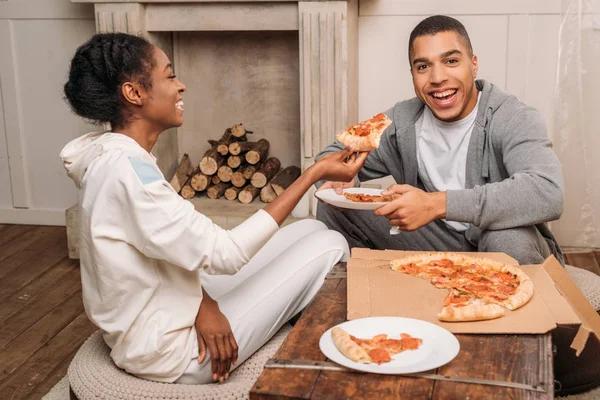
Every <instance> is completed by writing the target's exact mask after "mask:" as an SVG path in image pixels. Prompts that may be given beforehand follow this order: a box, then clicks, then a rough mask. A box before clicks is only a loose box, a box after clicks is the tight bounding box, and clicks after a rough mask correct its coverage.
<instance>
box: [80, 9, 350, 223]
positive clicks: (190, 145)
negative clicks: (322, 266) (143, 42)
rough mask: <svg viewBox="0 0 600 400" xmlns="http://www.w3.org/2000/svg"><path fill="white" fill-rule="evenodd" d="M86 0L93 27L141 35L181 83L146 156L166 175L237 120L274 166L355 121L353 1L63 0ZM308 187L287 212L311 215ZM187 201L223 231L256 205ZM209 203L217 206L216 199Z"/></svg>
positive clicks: (296, 158) (293, 161)
mask: <svg viewBox="0 0 600 400" xmlns="http://www.w3.org/2000/svg"><path fill="white" fill-rule="evenodd" d="M72 1H73V2H80V3H94V7H95V18H96V29H97V31H98V32H127V33H131V34H137V35H142V36H144V37H146V38H148V39H149V40H150V41H151V42H153V43H154V44H156V45H157V46H159V47H160V48H162V49H163V50H165V52H166V53H167V55H168V56H169V57H170V58H171V60H172V62H173V64H174V68H175V71H176V73H177V75H178V76H179V77H180V78H181V80H182V81H183V82H184V83H185V84H186V86H187V89H188V91H187V93H186V94H184V102H185V107H184V108H185V123H184V125H183V126H182V127H180V128H178V129H173V130H171V131H169V132H165V133H164V134H163V135H161V137H160V139H159V141H158V142H157V145H156V146H155V149H154V151H153V152H154V153H155V155H156V156H157V158H158V160H159V167H160V168H161V170H162V171H163V173H164V174H165V176H166V177H167V178H170V176H172V175H173V173H174V171H175V169H176V167H177V163H178V160H179V159H180V157H181V156H182V155H183V153H187V154H189V155H190V157H191V158H192V160H193V161H194V162H198V161H200V157H201V156H202V154H203V153H204V151H206V149H207V148H208V146H209V145H208V143H207V141H208V140H209V139H218V138H219V137H220V136H221V135H222V134H223V132H224V130H225V129H226V128H228V127H230V126H232V125H234V124H236V123H240V122H241V123H243V124H244V126H245V127H246V128H247V129H249V130H252V131H254V132H255V135H256V136H254V137H252V138H251V140H259V139H260V138H262V137H264V138H267V139H268V140H269V142H270V143H271V155H274V156H276V157H278V158H279V159H280V160H281V163H282V166H287V165H297V166H299V167H300V168H301V169H305V168H307V167H308V166H309V165H310V164H311V163H312V160H313V157H314V156H315V155H316V153H317V152H318V151H320V150H321V149H322V148H323V147H325V146H326V145H327V144H329V143H331V142H332V141H333V137H334V134H335V133H336V132H340V131H341V130H343V128H344V127H345V126H346V125H347V124H348V122H349V121H355V120H356V117H357V24H358V0H348V1H318V0H317V1H316V0H310V1H297V0H279V1H272V0H263V1H252V0H238V1H228V0H213V1H206V0H177V1H171V0H143V1H140V2H131V0H72ZM312 199H314V196H313V193H312V192H310V193H307V195H305V196H304V198H303V200H302V201H301V203H300V204H299V205H298V206H297V207H296V209H295V210H294V212H293V216H294V217H296V218H304V217H309V216H313V215H314V213H315V203H314V200H312ZM192 201H193V202H194V204H195V205H196V207H197V208H198V209H200V210H201V211H202V212H203V213H204V214H206V215H208V216H209V217H211V218H212V219H213V221H215V222H217V223H219V224H220V225H222V226H224V227H230V226H233V225H236V224H238V223H239V222H241V220H242V219H244V218H246V217H247V216H249V215H250V214H251V213H253V212H254V211H255V210H256V209H257V208H258V207H262V206H264V204H260V203H259V202H256V203H253V204H250V205H244V204H240V203H237V202H235V203H232V202H228V201H226V200H223V201H214V200H213V204H211V205H208V204H207V203H203V202H202V201H203V200H201V199H198V198H197V199H194V200H192ZM215 203H216V204H215Z"/></svg>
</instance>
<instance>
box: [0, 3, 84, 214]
mask: <svg viewBox="0 0 600 400" xmlns="http://www.w3.org/2000/svg"><path fill="white" fill-rule="evenodd" d="M94 31H95V26H94V12H93V6H90V5H81V4H72V3H70V2H69V1H68V0H29V1H27V0H4V1H1V0H0V55H1V56H0V223H22V224H50V225H64V224H65V209H66V208H68V207H70V206H71V205H73V204H75V203H76V202H77V191H76V190H75V186H74V184H73V182H72V181H71V180H70V179H68V178H67V177H66V174H65V171H64V169H63V167H62V164H61V162H60V160H59V158H58V154H59V152H60V150H61V148H62V147H63V146H64V144H66V143H67V142H68V141H69V140H71V139H72V138H75V137H77V136H79V135H81V134H82V133H85V132H88V131H91V130H93V129H94V127H92V126H87V125H86V124H84V123H83V122H82V121H81V120H80V119H79V118H77V117H76V116H74V115H73V114H71V112H70V110H69V108H68V106H67V105H66V103H65V102H64V101H63V99H62V97H63V94H62V85H63V84H64V82H65V81H66V78H67V73H68V64H69V61H70V59H71V57H72V56H73V54H74V52H75V49H76V48H77V46H79V45H80V44H82V43H83V41H85V40H86V39H87V38H88V37H90V36H91V35H92V34H93V33H94Z"/></svg>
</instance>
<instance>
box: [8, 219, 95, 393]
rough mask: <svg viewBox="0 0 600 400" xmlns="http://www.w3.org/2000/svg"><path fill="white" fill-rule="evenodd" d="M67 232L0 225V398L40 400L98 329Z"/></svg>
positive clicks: (48, 228)
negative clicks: (70, 253) (88, 312)
mask: <svg viewBox="0 0 600 400" xmlns="http://www.w3.org/2000/svg"><path fill="white" fill-rule="evenodd" d="M78 265H79V262H78V260H70V259H69V258H68V257H67V236H66V228H64V227H48V226H24V225H0V399H3V400H4V399H39V398H41V397H42V396H43V395H44V394H46V393H47V392H48V391H49V390H50V389H51V388H52V386H54V385H55V384H56V383H57V382H58V381H59V380H60V379H61V378H62V377H63V376H64V375H65V373H66V372H67V367H68V366H69V362H70V361H71V359H72V358H73V356H74V355H75V351H76V350H77V349H78V348H79V346H81V344H82V343H83V342H84V341H85V339H87V338H88V337H89V336H90V335H91V334H92V332H94V331H95V330H96V327H94V326H93V325H92V323H91V322H90V321H89V320H88V319H87V317H86V315H85V313H84V311H83V303H82V301H81V281H80V277H79V266H78Z"/></svg>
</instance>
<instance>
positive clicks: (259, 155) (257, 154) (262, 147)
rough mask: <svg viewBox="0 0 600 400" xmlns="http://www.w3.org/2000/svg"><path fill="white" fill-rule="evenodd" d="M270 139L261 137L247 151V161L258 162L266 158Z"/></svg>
mask: <svg viewBox="0 0 600 400" xmlns="http://www.w3.org/2000/svg"><path fill="white" fill-rule="evenodd" d="M269 147H270V144H269V141H268V140H267V139H260V140H259V141H258V142H256V143H255V145H254V147H253V148H252V149H251V150H249V151H248V152H247V153H246V161H248V163H249V164H257V163H258V162H259V161H262V160H265V159H266V158H267V155H268V154H269Z"/></svg>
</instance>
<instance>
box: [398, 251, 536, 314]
mask: <svg viewBox="0 0 600 400" xmlns="http://www.w3.org/2000/svg"><path fill="white" fill-rule="evenodd" d="M390 264H391V267H392V269H393V270H394V271H398V272H402V273H405V274H408V275H411V276H415V277H418V278H423V279H427V280H429V281H430V282H431V283H432V284H433V285H434V286H435V287H437V288H441V289H448V295H447V296H446V298H445V300H444V307H443V308H442V311H441V312H440V313H439V314H438V319H439V320H441V321H450V322H457V321H480V320H488V319H494V318H499V317H502V316H504V310H505V309H508V310H516V309H518V308H519V307H522V306H524V305H525V304H526V303H527V302H528V301H529V300H530V299H531V297H532V296H533V282H532V281H531V279H530V278H529V276H527V275H526V274H525V273H524V272H523V271H522V270H521V269H520V268H518V267H516V266H512V265H506V264H503V263H500V262H497V261H493V260H489V259H486V258H476V257H470V256H466V255H462V254H458V253H424V254H420V255H415V256H411V257H407V258H402V259H397V260H392V261H391V263H390Z"/></svg>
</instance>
